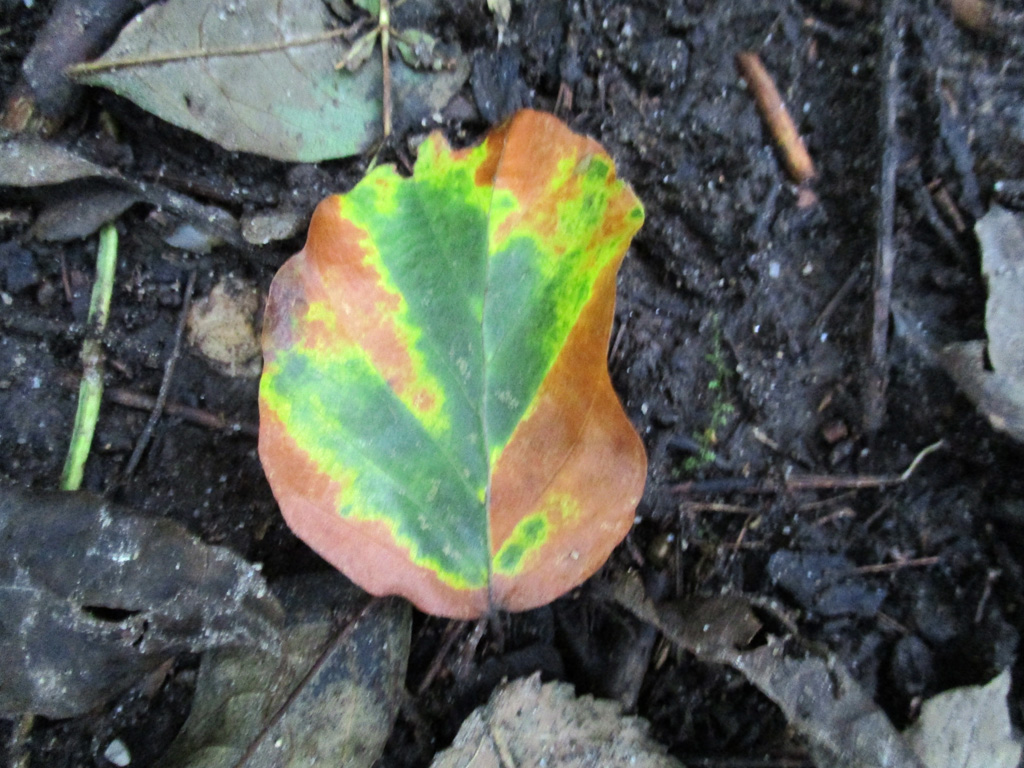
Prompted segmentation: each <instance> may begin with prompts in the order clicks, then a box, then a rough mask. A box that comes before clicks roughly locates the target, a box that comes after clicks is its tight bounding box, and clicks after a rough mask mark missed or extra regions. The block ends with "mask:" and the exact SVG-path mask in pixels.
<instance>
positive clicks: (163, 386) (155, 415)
mask: <svg viewBox="0 0 1024 768" xmlns="http://www.w3.org/2000/svg"><path fill="white" fill-rule="evenodd" d="M195 287H196V271H195V270H194V269H193V270H191V271H190V272H189V273H188V282H187V283H186V284H185V293H184V295H183V296H182V299H181V314H180V315H179V316H178V327H177V329H176V330H175V332H174V346H173V347H172V348H171V354H170V355H168V357H167V362H166V363H165V364H164V376H163V379H162V380H161V381H160V390H159V391H158V392H157V395H156V401H155V402H154V403H153V410H152V411H150V414H149V419H148V420H147V421H146V426H145V427H144V428H143V430H142V434H140V435H139V439H138V440H137V441H136V443H135V449H134V450H133V451H132V455H131V457H130V458H129V459H128V464H127V465H125V468H124V472H123V474H122V475H121V481H122V482H124V481H126V480H128V479H129V478H130V477H131V476H132V475H133V474H134V472H135V468H136V467H138V465H139V461H141V460H142V454H143V453H144V452H145V450H146V446H147V445H149V441H150V438H152V436H153V430H154V429H156V425H157V422H158V421H160V414H162V413H163V411H164V406H165V405H166V404H167V393H168V392H169V391H170V388H171V379H172V378H173V376H174V366H175V365H176V364H177V362H178V357H179V356H180V354H181V337H182V336H183V335H184V333H185V322H186V320H188V308H189V305H190V304H191V303H192V292H193V291H194V290H195Z"/></svg>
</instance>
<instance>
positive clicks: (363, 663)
mask: <svg viewBox="0 0 1024 768" xmlns="http://www.w3.org/2000/svg"><path fill="white" fill-rule="evenodd" d="M275 591H277V592H278V594H281V590H280V589H278V590H275ZM281 601H282V603H283V604H284V605H285V608H286V610H287V612H288V617H287V623H286V626H285V629H284V631H283V639H282V652H281V654H268V653H264V652H261V651H259V650H257V649H254V648H222V649H216V650H213V651H210V652H208V653H206V654H205V655H204V656H203V660H202V662H201V664H200V667H199V676H198V678H197V680H196V692H195V696H194V698H193V701H192V709H191V711H190V712H189V717H188V720H186V722H185V725H184V726H182V730H181V732H180V733H179V734H178V736H177V738H176V739H175V741H174V742H173V743H172V744H171V746H170V748H169V749H168V751H167V753H166V754H165V755H164V757H163V758H162V759H161V760H160V762H159V763H158V764H157V768H264V767H266V766H287V765H311V764H314V763H317V764H323V765H338V766H342V765H343V766H346V768H362V767H365V768H369V766H371V765H372V764H373V762H374V761H375V760H376V759H377V758H378V757H380V754H381V752H382V751H383V749H384V744H385V743H386V742H387V739H388V736H389V735H390V733H391V728H392V725H393V723H394V719H395V717H396V715H397V712H398V705H399V694H400V692H401V690H402V686H403V685H404V681H405V672H406V664H407V661H408V655H409V642H410V626H411V610H410V608H409V604H408V603H406V602H403V601H399V600H396V599H389V600H376V599H374V600H372V601H371V602H370V603H369V605H366V598H365V593H363V592H362V591H360V590H358V589H357V588H356V587H354V586H353V585H352V584H351V582H348V581H347V580H346V579H344V577H342V576H340V575H339V574H334V575H333V576H330V575H324V576H317V577H308V576H307V577H303V578H301V579H297V580H293V581H292V582H291V583H290V584H289V585H288V588H287V589H286V590H285V591H284V594H281ZM360 603H362V604H363V607H361V606H360Z"/></svg>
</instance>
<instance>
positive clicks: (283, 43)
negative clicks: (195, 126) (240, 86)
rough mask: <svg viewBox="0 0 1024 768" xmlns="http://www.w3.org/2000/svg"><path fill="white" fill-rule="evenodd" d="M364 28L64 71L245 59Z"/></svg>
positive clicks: (74, 73) (92, 63)
mask: <svg viewBox="0 0 1024 768" xmlns="http://www.w3.org/2000/svg"><path fill="white" fill-rule="evenodd" d="M362 26H363V22H358V23H356V24H353V25H352V26H350V27H339V28H338V29H331V30H328V31H326V32H321V33H320V34H317V35H310V36H309V37H299V38H295V39H294V40H278V41H276V42H273V43H251V44H249V45H236V46H230V47H226V48H211V49H206V48H191V49H187V50H184V51H168V52H166V53H152V54H146V55H143V56H130V57H126V58H123V59H99V60H97V61H86V62H82V63H81V64H75V65H73V66H70V67H68V68H67V69H66V70H64V72H65V74H67V75H68V76H69V77H78V76H82V75H90V74H93V73H94V72H107V71H109V70H112V69H122V68H125V67H144V66H152V65H154V64H168V63H171V62H175V61H186V60H189V59H213V58H217V57H219V56H248V55H254V54H260V53H273V52H274V51H283V50H286V49H288V48H301V47H303V46H307V45H317V44H319V43H325V42H328V41H330V40H333V39H335V38H337V37H345V38H351V37H353V36H354V35H355V33H356V32H358V31H359V30H360V29H361V28H362Z"/></svg>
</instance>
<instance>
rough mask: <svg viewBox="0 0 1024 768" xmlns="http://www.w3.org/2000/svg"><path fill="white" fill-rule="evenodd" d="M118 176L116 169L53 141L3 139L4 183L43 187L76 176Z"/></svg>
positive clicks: (0, 169) (0, 164) (0, 174)
mask: <svg viewBox="0 0 1024 768" xmlns="http://www.w3.org/2000/svg"><path fill="white" fill-rule="evenodd" d="M116 176H117V173H116V172H114V171H111V170H109V169H107V168H104V167H103V166H101V165H97V164H96V163H93V162H91V161H89V160H86V159H85V158H84V157H82V156H81V155H77V154H75V153H74V152H72V151H71V150H69V149H67V148H65V147H62V146H60V145H59V144H54V143H52V142H49V141H43V140H42V139H8V140H7V141H4V142H0V186H4V187H43V186H47V185H50V184H62V183H64V182H66V181H74V180H76V179H89V178H106V179H109V178H116Z"/></svg>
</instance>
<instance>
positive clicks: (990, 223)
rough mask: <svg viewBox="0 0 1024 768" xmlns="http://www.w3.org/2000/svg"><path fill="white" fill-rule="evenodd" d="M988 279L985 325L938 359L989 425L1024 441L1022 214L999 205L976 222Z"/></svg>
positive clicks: (946, 350)
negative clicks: (984, 337)
mask: <svg viewBox="0 0 1024 768" xmlns="http://www.w3.org/2000/svg"><path fill="white" fill-rule="evenodd" d="M974 231H975V234H976V235H977V236H978V242H979V243H980V244H981V259H982V262H981V269H982V272H983V273H984V275H985V280H986V282H987V283H988V301H987V303H986V305H985V330H986V331H987V333H988V359H989V361H990V362H991V363H992V370H986V368H985V357H984V354H985V345H984V344H982V343H981V342H979V341H968V342H963V343H960V344H950V345H948V346H947V347H946V348H945V349H943V350H942V353H941V355H940V360H941V361H942V364H943V366H944V367H945V368H946V370H947V371H948V372H949V374H950V376H952V377H953V379H954V380H955V381H956V383H957V384H958V385H959V386H960V388H961V389H962V390H963V391H964V394H966V395H967V396H968V397H969V398H970V399H971V400H972V401H974V404H975V405H976V406H977V407H978V410H980V411H981V412H982V413H983V414H984V415H985V417H986V418H987V419H988V420H989V422H990V423H991V424H992V426H993V427H995V428H996V429H998V430H1000V431H1002V432H1005V433H1007V434H1008V435H1010V436H1011V437H1014V438H1015V439H1017V440H1020V441H1022V442H1024V301H1022V300H1021V296H1024V219H1022V217H1021V216H1020V215H1019V214H1015V213H1012V212H1010V211H1008V210H1006V209H1005V208H1000V207H999V206H998V205H995V206H992V209H991V210H990V211H989V212H988V213H987V214H985V216H983V217H982V218H981V219H979V220H978V223H977V224H976V225H975V227H974Z"/></svg>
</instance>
